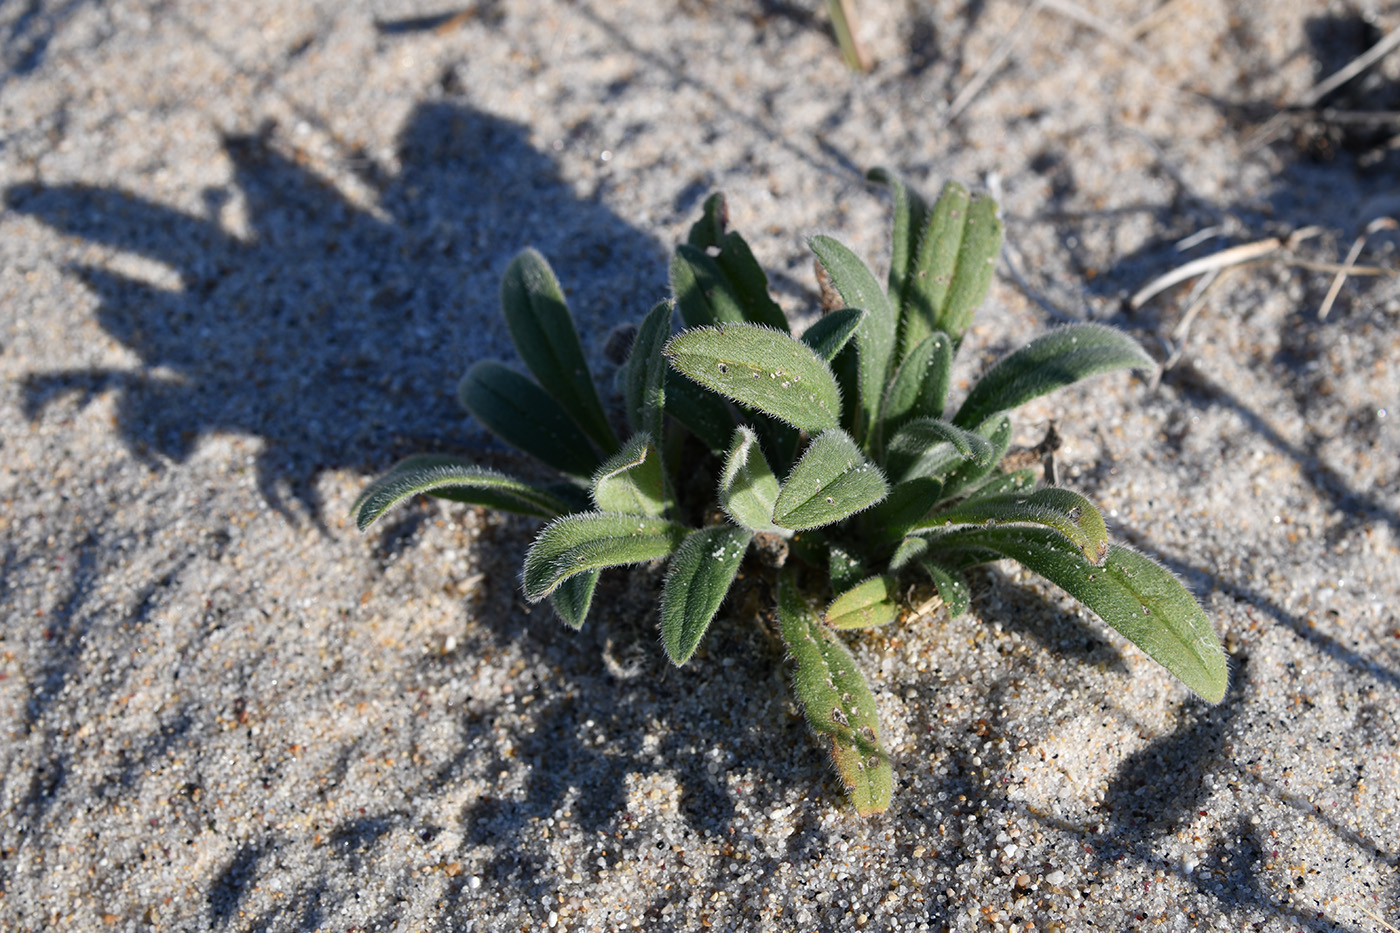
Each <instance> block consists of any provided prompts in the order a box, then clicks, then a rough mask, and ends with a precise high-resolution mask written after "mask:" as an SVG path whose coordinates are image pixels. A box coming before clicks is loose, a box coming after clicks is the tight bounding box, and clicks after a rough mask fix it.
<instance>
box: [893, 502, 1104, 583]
mask: <svg viewBox="0 0 1400 933" xmlns="http://www.w3.org/2000/svg"><path fill="white" fill-rule="evenodd" d="M1006 523H1031V524H1036V525H1045V526H1046V527H1048V528H1053V529H1055V530H1056V531H1058V532H1059V533H1060V534H1062V535H1064V536H1065V537H1066V538H1068V539H1069V540H1070V542H1071V543H1073V544H1074V546H1075V547H1077V548H1079V550H1080V552H1081V553H1082V554H1083V555H1084V558H1085V559H1086V560H1088V561H1090V562H1091V563H1093V564H1102V563H1103V560H1104V558H1105V557H1106V556H1107V555H1108V528H1106V527H1105V526H1104V521H1103V516H1102V515H1100V514H1099V510H1098V509H1097V508H1095V507H1094V504H1093V503H1092V502H1090V501H1089V500H1088V499H1086V498H1084V497H1083V496H1081V495H1080V494H1079V493H1077V492H1074V491H1072V490H1069V489H1065V488H1063V487H1060V486H1051V487H1048V488H1045V489H1039V490H1037V491H1035V492H1033V493H1030V494H1029V495H1027V494H1023V493H1015V492H1013V493H1006V494H1003V495H999V496H979V497H977V498H976V499H971V500H964V501H963V502H961V503H959V504H957V505H954V506H952V507H951V508H948V509H942V510H940V511H938V512H935V513H934V514H933V515H931V516H929V517H928V518H927V519H925V520H924V521H923V522H920V523H919V525H918V526H916V527H919V528H933V529H937V528H943V527H947V526H950V525H959V524H967V525H983V524H985V525H1001V524H1006Z"/></svg>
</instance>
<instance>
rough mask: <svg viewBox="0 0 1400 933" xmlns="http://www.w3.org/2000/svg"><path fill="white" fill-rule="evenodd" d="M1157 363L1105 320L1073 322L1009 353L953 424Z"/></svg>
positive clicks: (970, 423) (972, 422)
mask: <svg viewBox="0 0 1400 933" xmlns="http://www.w3.org/2000/svg"><path fill="white" fill-rule="evenodd" d="M1156 365H1157V364H1156V363H1154V362H1153V361H1152V357H1150V356H1148V355H1147V352H1146V351H1145V350H1143V349H1142V347H1141V346H1140V345H1139V344H1138V342H1137V341H1136V340H1134V339H1133V338H1132V337H1129V336H1128V335H1127V334H1125V333H1123V332H1122V331H1120V330H1115V329H1114V328H1112V327H1107V326H1105V325H1103V324H1069V325H1066V326H1064V327H1059V328H1056V329H1055V330H1052V331H1050V332H1049V333H1046V334H1043V335H1041V336H1040V337H1037V338H1036V339H1035V340H1032V341H1031V342H1030V343H1028V344H1027V345H1026V346H1024V347H1022V348H1021V349H1019V350H1017V351H1016V352H1015V353H1012V354H1011V355H1010V356H1007V357H1005V358H1004V359H1002V360H1001V361H1000V362H998V363H997V364H996V365H995V366H993V367H992V368H991V370H990V371H988V373H987V374H986V375H985V376H983V377H982V379H981V381H979V382H978V383H977V385H975V386H973V387H972V391H971V392H969V393H968V396H967V399H966V400H965V401H964V402H963V404H962V407H961V408H960V409H958V414H957V416H956V417H955V418H953V423H954V424H957V425H960V426H962V427H965V428H975V427H977V426H978V425H980V424H981V423H982V422H984V421H986V420H987V419H988V418H990V417H992V416H993V415H995V414H997V413H998V412H1003V411H1010V410H1011V409H1013V408H1016V407H1018V406H1020V405H1023V404H1025V403H1026V402H1029V401H1030V400H1031V399H1033V398H1038V397H1040V396H1042V395H1045V394H1047V393H1050V392H1053V391H1055V390H1056V389H1059V388H1063V387H1064V386H1067V385H1069V384H1071V383H1073V382H1078V381H1079V380H1080V379H1083V378H1085V377H1087V376H1093V375H1096V374H1098V373H1105V372H1110V371H1112V370H1115V369H1153V368H1154V367H1155V366H1156Z"/></svg>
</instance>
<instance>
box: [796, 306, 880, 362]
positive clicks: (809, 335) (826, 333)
mask: <svg viewBox="0 0 1400 933" xmlns="http://www.w3.org/2000/svg"><path fill="white" fill-rule="evenodd" d="M865 315H866V312H865V311H862V310H861V309H860V308H838V309H837V310H835V311H832V312H831V313H830V314H824V315H822V316H821V317H819V318H817V319H816V320H815V321H813V322H812V326H811V327H809V328H807V329H806V330H805V331H803V332H802V336H801V338H799V339H801V341H802V342H803V343H805V344H806V345H807V346H809V347H811V348H812V349H813V350H815V351H816V353H817V356H819V357H821V358H822V359H824V360H826V361H827V362H828V363H830V362H832V361H834V360H835V359H836V355H837V354H838V353H840V352H841V350H842V349H843V348H844V347H845V346H846V344H847V343H849V342H850V339H851V338H852V337H853V336H855V333H856V329H857V328H859V327H860V322H861V321H862V320H864V319H865Z"/></svg>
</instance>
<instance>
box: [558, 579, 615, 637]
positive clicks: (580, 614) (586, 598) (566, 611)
mask: <svg viewBox="0 0 1400 933" xmlns="http://www.w3.org/2000/svg"><path fill="white" fill-rule="evenodd" d="M602 575H603V571H601V570H590V571H589V572H588V573H581V574H579V575H577V576H573V577H569V579H567V580H565V581H564V582H563V583H561V584H559V587H558V588H557V589H556V590H555V591H554V592H553V593H550V594H549V604H550V605H551V606H553V607H554V611H555V612H556V613H558V615H559V618H561V619H563V620H564V624H565V625H567V626H568V627H569V628H571V629H574V630H575V631H577V630H578V629H581V628H583V620H584V619H586V618H588V607H589V606H591V605H592V604H593V590H594V588H596V587H597V586H598V578H599V577H600V576H602Z"/></svg>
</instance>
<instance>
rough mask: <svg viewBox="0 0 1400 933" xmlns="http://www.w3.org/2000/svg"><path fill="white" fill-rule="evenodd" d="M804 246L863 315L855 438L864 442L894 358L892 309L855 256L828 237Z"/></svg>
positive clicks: (858, 346)
mask: <svg viewBox="0 0 1400 933" xmlns="http://www.w3.org/2000/svg"><path fill="white" fill-rule="evenodd" d="M808 244H809V245H810V246H811V247H812V251H813V252H815V253H816V254H817V260H818V261H819V262H821V264H822V268H823V269H825V270H826V274H827V276H828V277H829V278H830V279H831V286H832V287H833V288H835V289H836V292H837V294H839V295H840V296H841V300H842V301H844V302H845V303H846V306H847V307H848V308H860V309H862V310H864V311H865V312H866V313H865V317H864V318H862V319H861V322H860V326H859V327H857V328H856V351H857V353H856V363H857V365H858V367H859V370H858V372H859V379H858V383H859V398H858V399H857V402H858V407H857V419H856V425H855V427H856V431H855V435H856V437H857V438H860V439H861V440H864V439H865V437H866V435H867V434H868V433H869V431H870V429H871V426H872V425H874V423H875V419H876V418H878V417H879V416H880V400H881V398H882V397H883V396H884V393H885V379H886V377H887V376H888V375H889V371H890V365H891V357H892V356H893V355H894V341H895V314H894V308H893V306H892V305H891V304H890V300H889V297H888V296H887V295H886V294H885V290H884V289H883V288H881V287H880V283H879V282H877V281H876V280H875V276H874V274H873V273H871V271H870V269H869V267H868V266H866V264H865V263H863V262H861V261H860V258H859V257H857V256H856V254H855V253H853V252H851V251H850V250H849V249H847V248H846V247H845V246H843V245H842V244H841V243H838V242H837V241H836V240H833V239H832V238H831V237H828V236H816V237H812V238H811V239H810V240H809V241H808Z"/></svg>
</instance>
